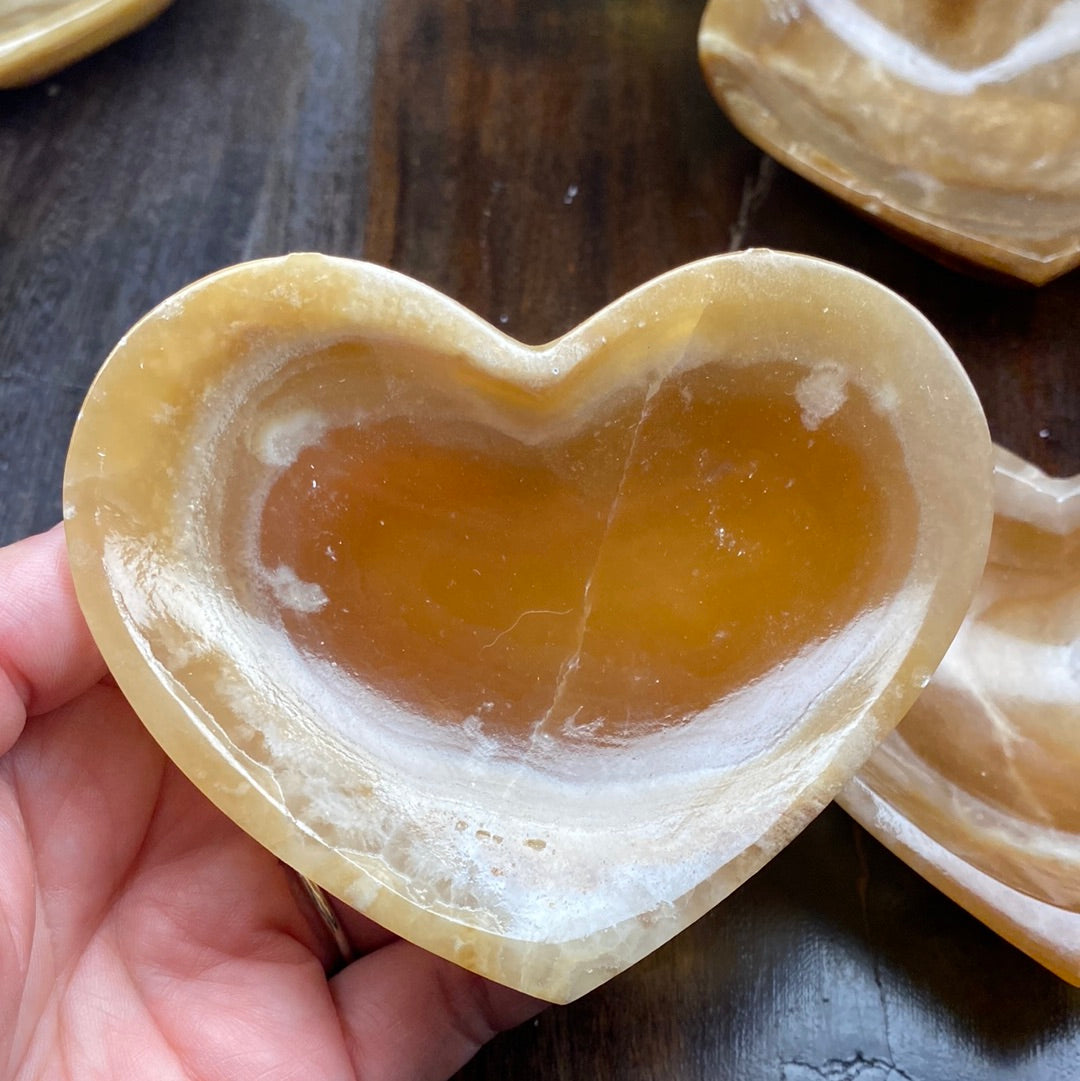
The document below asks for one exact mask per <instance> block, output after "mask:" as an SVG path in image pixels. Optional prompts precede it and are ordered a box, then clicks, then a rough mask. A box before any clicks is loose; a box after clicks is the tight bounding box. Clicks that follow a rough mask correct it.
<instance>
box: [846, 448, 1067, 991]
mask: <svg viewBox="0 0 1080 1081" xmlns="http://www.w3.org/2000/svg"><path fill="white" fill-rule="evenodd" d="M995 508H996V516H995V520H994V530H993V538H992V540H991V545H990V556H989V559H988V561H987V566H986V571H985V573H984V575H983V580H982V583H981V585H980V586H979V590H978V593H977V595H976V598H975V601H974V604H973V605H972V609H971V612H970V613H969V615H968V617H967V619H966V620H965V622H964V625H963V627H962V628H961V629H960V632H959V633H958V634H957V636H956V640H955V642H954V643H953V645H952V646H951V648H950V649H949V652H948V653H947V654H946V656H945V659H944V660H943V661H942V664H941V667H940V668H939V669H938V671H937V673H936V674H935V676H934V679H933V681H932V682H931V683H930V686H929V687H927V689H926V690H925V691H924V692H923V694H922V695H921V696H920V698H919V700H918V701H917V702H916V703H915V705H914V707H913V708H912V709H911V712H910V713H909V714H908V715H907V717H906V718H905V719H904V721H903V723H902V724H901V725H900V727H899V728H898V729H897V730H896V732H894V733H893V734H892V735H891V736H890V737H889V738H888V739H887V740H886V741H885V742H884V743H883V744H882V746H881V747H880V748H879V749H878V750H877V751H875V752H874V755H873V757H872V758H871V759H870V761H869V763H868V764H867V766H866V768H865V769H864V770H863V771H862V772H861V773H860V774H859V775H858V776H857V777H856V778H855V780H853V781H852V782H851V784H850V785H848V786H847V787H846V788H845V790H844V793H843V796H842V797H841V802H842V804H843V805H844V806H845V807H846V808H847V810H848V811H849V812H850V813H851V814H852V815H854V816H855V817H856V818H857V819H858V820H859V821H860V822H861V823H862V824H863V825H864V826H866V828H867V829H869V830H870V831H871V832H872V833H874V834H875V835H876V836H877V837H878V838H879V839H880V840H881V841H883V842H884V843H885V844H886V845H888V846H889V848H891V849H892V850H893V851H894V852H896V853H897V855H899V856H900V857H901V858H903V859H904V860H906V861H907V862H908V863H910V864H911V865H912V866H913V867H914V868H915V869H916V870H918V871H919V872H920V873H921V874H923V875H924V876H925V877H926V878H927V879H929V880H930V881H931V882H933V883H934V884H935V885H936V886H938V887H939V888H940V889H942V890H943V891H944V892H945V893H947V894H948V895H949V896H950V897H952V898H953V899H954V900H956V901H958V902H959V903H960V904H962V905H964V906H965V907H966V908H968V909H970V910H971V911H972V912H973V913H974V914H975V915H976V916H978V917H979V918H980V919H981V920H983V921H984V922H985V923H987V924H989V925H990V926H991V927H992V928H994V930H996V931H998V932H1000V933H1001V934H1002V935H1004V936H1005V937H1006V938H1008V939H1009V940H1010V941H1011V942H1014V943H1015V944H1016V945H1017V946H1019V947H1020V948H1021V949H1023V950H1026V951H1027V952H1028V953H1029V954H1031V956H1032V957H1034V958H1036V959H1037V960H1038V961H1040V962H1042V963H1043V964H1044V965H1046V966H1047V967H1048V968H1050V969H1052V970H1053V971H1055V972H1057V973H1058V974H1059V975H1060V976H1062V977H1064V978H1065V979H1066V980H1068V981H1069V982H1071V983H1074V984H1077V985H1080V477H1072V478H1069V479H1053V478H1050V477H1047V476H1046V474H1044V473H1043V472H1041V471H1040V470H1038V469H1036V468H1035V467H1034V466H1032V465H1030V464H1029V463H1027V462H1024V461H1023V460H1022V459H1020V458H1017V457H1016V456H1015V455H1013V454H1010V453H1008V452H1007V451H1005V450H1002V449H1000V448H999V449H998V450H997V468H996V471H995Z"/></svg>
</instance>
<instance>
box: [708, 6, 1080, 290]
mask: <svg viewBox="0 0 1080 1081" xmlns="http://www.w3.org/2000/svg"><path fill="white" fill-rule="evenodd" d="M698 45H699V52H700V57H701V63H702V67H703V69H704V73H705V77H706V81H707V83H708V85H709V88H710V90H711V91H712V92H713V94H714V96H715V97H716V99H717V100H718V101H719V103H720V104H721V105H722V106H723V108H724V109H725V111H726V112H727V113H728V115H729V116H730V117H731V119H732V121H733V122H734V123H735V125H736V126H737V127H738V128H739V129H740V130H741V131H742V132H743V133H744V134H745V135H746V136H747V137H748V138H750V139H752V140H753V141H754V142H756V143H757V144H758V145H759V146H761V147H762V148H763V149H765V150H766V151H768V152H769V153H770V154H772V155H773V156H774V157H776V158H777V159H778V160H779V161H781V162H782V163H783V164H784V165H786V166H788V167H789V168H791V169H793V170H795V171H796V172H797V173H800V174H801V175H802V176H804V177H806V178H807V179H808V180H811V181H813V182H814V183H815V184H818V185H820V186H821V187H822V188H824V189H825V190H826V191H828V192H830V193H831V194H833V195H835V196H837V197H839V198H841V199H844V200H846V201H847V202H849V203H851V204H853V205H854V206H856V207H858V208H859V209H860V210H862V211H863V212H865V213H867V214H869V215H871V216H872V217H874V218H875V219H876V220H878V221H879V222H881V223H883V224H884V225H886V226H887V227H888V228H890V229H891V230H894V231H899V232H900V233H902V234H903V235H905V236H906V237H907V238H908V239H910V240H912V241H913V242H914V243H915V244H916V245H917V246H920V247H924V248H927V249H928V250H930V251H931V253H934V254H937V255H938V256H939V257H940V258H942V259H943V260H944V261H946V262H950V263H960V264H965V265H968V266H969V267H970V266H975V267H978V268H982V269H986V270H990V271H992V272H995V273H1000V274H1007V275H1010V276H1012V277H1016V278H1020V279H1022V280H1024V281H1027V282H1032V283H1034V284H1037V285H1039V284H1042V283H1044V282H1047V281H1050V280H1051V279H1052V278H1055V277H1057V276H1058V275H1059V274H1063V273H1065V272H1066V271H1067V270H1070V269H1071V268H1072V267H1075V266H1076V265H1077V263H1078V262H1080V7H1078V6H1077V4H1076V3H1075V0H979V2H978V3H960V2H958V0H957V2H955V3H954V2H951V0H944V2H942V0H792V2H788V0H783V2H781V0H711V2H710V3H709V5H708V7H707V8H706V10H705V15H704V18H703V19H702V23H701V30H700V35H699V39H698Z"/></svg>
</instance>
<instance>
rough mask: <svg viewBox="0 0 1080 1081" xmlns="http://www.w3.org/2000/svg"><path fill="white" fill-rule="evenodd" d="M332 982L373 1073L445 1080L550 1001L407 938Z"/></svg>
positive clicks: (352, 1039)
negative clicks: (500, 982)
mask: <svg viewBox="0 0 1080 1081" xmlns="http://www.w3.org/2000/svg"><path fill="white" fill-rule="evenodd" d="M330 990H331V993H332V994H333V996H334V999H335V1001H336V1003H337V1006H338V1011H339V1013H340V1016H341V1021H342V1029H343V1030H344V1032H345V1038H346V1044H347V1046H348V1048H349V1053H350V1055H351V1057H352V1062H353V1068H354V1069H355V1070H356V1074H357V1076H358V1077H363V1078H365V1079H367V1081H446V1079H447V1078H449V1077H450V1076H451V1074H453V1073H454V1072H455V1071H456V1070H458V1069H459V1068H460V1067H461V1066H462V1065H464V1064H465V1063H466V1062H468V1061H469V1059H471V1058H472V1057H473V1055H474V1054H476V1052H477V1051H478V1050H479V1049H480V1047H482V1046H483V1045H484V1044H485V1043H487V1042H488V1040H490V1039H491V1038H492V1037H493V1036H494V1035H496V1033H499V1032H502V1031H503V1030H504V1029H508V1028H512V1027H513V1026H514V1025H518V1024H520V1023H521V1022H522V1021H525V1020H527V1019H528V1018H530V1017H533V1016H535V1015H536V1014H537V1013H539V1012H540V1010H542V1009H543V1008H544V1003H542V1002H539V1001H538V1000H536V999H534V998H529V997H528V996H527V995H523V994H522V993H521V992H520V991H512V990H510V989H509V988H507V987H500V986H499V985H498V984H494V983H491V982H490V981H489V980H485V979H482V978H481V977H480V976H476V975H474V974H473V973H471V972H466V971H465V969H463V968H458V967H457V965H453V964H451V963H450V962H449V961H444V960H442V958H439V957H435V956H433V955H432V954H429V953H426V952H425V951H423V950H421V949H420V948H419V947H418V946H413V945H412V944H411V943H408V942H403V941H397V942H392V943H391V944H390V945H388V946H384V947H383V948H382V949H379V950H376V951H375V952H374V953H371V954H369V955H368V956H367V957H364V958H362V959H361V960H359V961H356V962H354V963H353V964H351V965H350V966H349V967H348V968H346V969H345V970H344V971H343V972H340V973H339V974H338V975H337V976H335V977H334V979H333V980H331V982H330Z"/></svg>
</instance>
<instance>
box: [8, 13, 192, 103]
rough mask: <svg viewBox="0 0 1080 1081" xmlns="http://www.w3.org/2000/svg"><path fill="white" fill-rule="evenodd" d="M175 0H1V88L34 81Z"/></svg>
mask: <svg viewBox="0 0 1080 1081" xmlns="http://www.w3.org/2000/svg"><path fill="white" fill-rule="evenodd" d="M170 3H172V0H0V89H4V88H9V87H16V86H29V85H30V84H31V83H35V82H37V81H38V80H39V79H44V78H45V77H46V76H48V75H52V74H54V73H55V72H57V71H60V70H61V68H65V67H67V66H68V65H69V64H73V63H75V61H76V60H81V59H82V58H83V57H84V56H89V55H90V54H91V53H93V52H97V50H98V49H102V48H104V47H105V46H106V45H109V44H111V43H112V42H114V41H117V40H118V39H119V38H122V37H124V36H125V35H127V34H130V33H132V32H133V31H135V30H138V29H139V28H140V27H142V26H145V25H146V24H147V23H148V22H150V20H151V19H154V18H156V17H157V16H158V15H160V14H161V12H162V11H164V10H165V8H167V7H168V6H169V4H170Z"/></svg>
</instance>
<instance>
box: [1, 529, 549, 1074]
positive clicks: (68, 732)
mask: <svg viewBox="0 0 1080 1081" xmlns="http://www.w3.org/2000/svg"><path fill="white" fill-rule="evenodd" d="M34 545H36V547H31V550H30V553H29V556H28V555H27V546H34ZM20 549H21V551H19V550H20ZM12 552H16V555H17V559H19V560H21V562H15V563H13V560H12V557H11V556H10V553H12ZM0 556H5V557H6V561H5V559H0V587H3V586H4V585H5V584H6V585H7V586H8V594H7V595H9V596H12V595H15V596H17V595H18V588H19V586H20V583H22V584H25V582H26V581H32V582H33V583H34V585H35V588H36V589H37V590H38V591H39V597H38V598H36V599H35V600H32V601H31V602H29V603H27V604H25V605H22V606H16V609H15V611H14V614H13V613H12V611H11V610H10V609H9V610H7V611H4V610H3V604H2V603H0V755H2V757H0V987H3V988H5V989H8V988H15V989H16V994H14V995H11V994H8V993H7V992H6V991H5V994H4V995H2V996H0V1073H4V1076H10V1077H15V1078H19V1077H23V1076H25V1077H38V1076H47V1077H50V1078H51V1077H71V1078H78V1079H79V1081H83V1079H89V1078H99V1077H100V1078H125V1077H132V1078H145V1077H153V1078H155V1079H156V1081H157V1079H160V1081H168V1079H169V1078H174V1077H175V1078H197V1079H200V1081H203V1079H205V1081H212V1079H218V1078H221V1079H224V1078H255V1077H258V1078H260V1079H268V1078H275V1079H277V1078H292V1077H296V1078H304V1079H310V1081H319V1079H321V1078H333V1079H339V1078H342V1079H344V1078H352V1077H356V1076H360V1075H361V1074H362V1076H364V1077H365V1079H370V1081H390V1079H395V1081H396V1079H400V1081H406V1079H409V1081H412V1079H421V1078H428V1079H432V1081H434V1079H437V1078H445V1077H447V1076H448V1075H449V1074H450V1073H451V1072H453V1070H454V1069H455V1068H456V1067H457V1066H458V1065H460V1064H461V1063H462V1062H464V1061H465V1060H466V1059H467V1058H468V1057H470V1056H471V1054H472V1053H473V1052H474V1051H475V1050H476V1048H477V1047H478V1046H479V1045H480V1043H482V1042H483V1041H485V1040H486V1039H488V1038H489V1037H490V1036H491V1035H492V1034H493V1033H494V1031H497V1030H498V1029H500V1028H504V1027H507V1026H508V1025H510V1024H513V1023H516V1022H517V1021H520V1020H523V1019H524V1018H525V1017H527V1016H529V1015H530V1014H531V1013H533V1012H535V1009H536V1006H535V1004H533V1003H532V1002H531V1001H530V1000H527V999H525V998H524V996H520V995H517V994H515V993H513V992H508V991H506V990H505V989H502V988H497V987H495V986H494V985H491V984H488V983H486V982H485V981H482V980H480V979H478V978H477V977H474V976H470V975H468V974H467V973H464V972H463V971H461V970H459V969H456V968H454V967H453V966H451V965H448V964H447V963H446V962H443V961H440V960H438V959H436V958H434V957H432V956H430V955H428V954H425V953H424V952H423V951H421V950H419V949H417V948H416V947H413V946H411V945H408V944H407V943H404V942H401V941H399V940H394V939H393V938H392V937H391V936H388V935H386V934H385V933H384V932H381V931H379V930H378V929H377V928H375V927H374V926H373V925H371V924H370V923H368V922H367V921H365V920H363V919H362V918H361V917H358V916H356V915H355V914H351V915H350V916H347V917H346V922H347V929H348V931H349V933H350V937H351V938H352V941H353V943H354V945H355V946H356V947H357V949H358V951H359V952H361V953H362V954H363V956H362V957H361V959H360V960H359V961H356V962H354V963H353V964H351V965H349V966H348V967H347V968H345V969H344V970H343V971H341V972H340V973H338V974H337V975H335V976H333V978H330V979H328V977H327V969H328V967H329V966H330V965H331V964H332V963H333V962H334V960H335V956H336V951H335V950H334V949H333V948H332V944H331V943H330V942H329V941H328V939H327V936H325V935H321V934H320V933H319V930H318V926H317V924H316V923H315V922H314V921H313V920H312V919H311V918H310V913H308V912H306V910H305V908H304V903H303V900H302V898H301V897H300V896H299V894H298V892H297V891H296V889H295V888H294V886H293V884H292V882H291V881H290V878H289V873H288V872H286V870H285V869H284V868H283V867H282V866H281V865H280V864H279V863H278V862H277V861H276V860H275V859H274V857H273V856H271V855H270V854H269V853H267V852H266V851H265V850H263V849H262V848H260V847H259V846H258V845H257V844H255V842H253V841H251V840H250V839H249V838H248V837H247V836H246V835H244V834H243V833H242V832H241V831H240V830H239V829H237V828H236V827H235V826H234V825H233V824H232V823H231V822H229V821H228V820H227V819H225V818H224V817H223V816H222V815H221V814H220V813H219V812H218V811H217V810H216V809H215V808H214V807H213V806H212V805H211V804H210V803H208V802H207V801H206V800H205V798H204V797H203V796H202V795H201V794H200V793H199V792H198V791H197V790H196V789H195V788H194V787H193V786H192V785H191V784H190V783H189V782H188V781H187V780H186V779H185V778H184V777H183V776H182V775H181V774H180V773H179V772H178V771H177V770H176V769H175V767H173V766H172V765H171V763H169V762H168V760H167V759H166V758H165V756H164V754H163V753H162V752H161V750H160V749H159V748H158V747H157V745H156V744H155V743H154V742H153V741H152V740H151V739H150V737H149V736H148V735H147V734H146V732H145V730H144V729H143V728H142V726H141V725H140V724H139V722H138V720H137V718H136V717H135V716H134V714H133V713H132V711H131V709H130V707H129V706H128V705H127V703H126V701H125V700H124V698H123V696H122V695H121V693H120V692H119V691H118V690H117V689H116V687H115V686H113V685H112V684H111V683H110V682H109V680H108V678H107V677H106V678H105V679H103V680H101V679H99V678H98V677H99V675H100V669H101V666H100V660H99V659H98V658H97V657H96V654H94V652H93V651H92V650H90V649H88V647H87V642H88V640H87V639H86V632H85V628H84V627H83V626H82V624H81V619H80V618H79V617H78V613H77V609H75V607H74V604H73V602H71V600H70V583H69V582H68V581H67V580H66V577H65V575H66V564H64V562H63V557H62V550H61V549H60V548H59V544H58V539H57V538H56V537H55V536H54V535H47V538H34V539H33V540H32V541H27V542H22V544H20V545H16V546H13V548H11V549H7V550H6V551H5V552H0ZM35 560H36V562H35ZM49 566H51V567H52V568H53V569H54V570H56V569H57V568H59V572H60V573H59V576H58V578H57V579H56V580H57V581H58V582H59V587H56V586H54V585H45V586H43V585H42V582H43V581H48V579H46V578H44V577H43V574H44V573H45V571H47V568H48V567H49ZM13 567H14V568H15V569H14V570H13V569H12V568H13ZM5 572H6V581H5ZM12 584H14V587H15V592H14V593H12V592H11V586H12ZM57 596H61V597H64V596H66V599H65V600H64V601H63V606H62V607H61V608H60V609H59V610H58V611H60V613H61V615H60V616H57V609H56V603H55V602H56V597H57ZM41 597H44V599H45V602H46V607H49V606H50V605H51V607H49V610H48V611H47V612H46V613H45V615H46V616H48V618H46V619H45V620H44V621H37V622H30V618H29V617H30V616H33V615H35V614H37V615H41V614H42V613H41V611H39V609H41V604H40V603H39V602H40V600H41ZM5 617H6V625H5ZM58 620H59V622H58ZM45 632H48V634H49V635H50V637H49V640H48V641H49V645H48V646H47V647H46V646H45V640H44V638H43V633H45ZM39 647H41V648H39ZM72 654H76V655H81V656H82V658H83V661H84V663H82V665H81V668H79V669H78V670H73V669H72V666H71V655H72ZM35 666H36V667H35ZM5 673H6V675H7V678H6V679H5V678H4V676H5ZM88 682H89V683H90V684H91V685H90V686H89V687H88V688H87V689H82V688H83V687H84V686H85V685H86V684H87V683H88ZM75 689H78V690H79V692H80V693H77V694H76V695H75V696H74V697H71V695H70V692H71V691H73V690H75ZM5 692H8V693H7V694H6V695H5ZM11 692H17V693H11ZM13 702H15V703H16V705H13V704H12V703H13ZM24 702H26V703H28V706H27V708H26V709H25V710H23V709H21V708H20V707H21V704H22V703H24ZM54 703H62V704H58V705H56V708H53V706H54ZM20 712H22V713H23V714H24V716H23V717H19V716H18V714H19V713H20ZM27 713H28V714H29V715H30V717H31V719H30V720H29V721H26V723H25V728H24V729H23V723H22V722H23V721H24V720H25V714H27ZM35 713H39V714H40V715H37V716H35V715H34V714H35ZM20 729H21V730H22V731H21V735H20V734H19V731H20ZM9 746H10V750H8V747H9ZM5 751H6V752H7V753H6V754H5V753H3V752H5ZM5 1062H6V1063H7V1071H6V1073H5V1072H4V1071H3V1069H2V1067H3V1064H4V1063H5Z"/></svg>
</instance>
